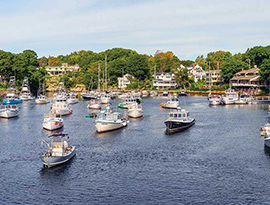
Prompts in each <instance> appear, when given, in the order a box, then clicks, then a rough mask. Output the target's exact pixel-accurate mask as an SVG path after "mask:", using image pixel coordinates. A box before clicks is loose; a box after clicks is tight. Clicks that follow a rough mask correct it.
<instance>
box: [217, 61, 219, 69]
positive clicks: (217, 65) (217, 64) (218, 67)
mask: <svg viewBox="0 0 270 205" xmlns="http://www.w3.org/2000/svg"><path fill="white" fill-rule="evenodd" d="M217 70H219V61H217Z"/></svg>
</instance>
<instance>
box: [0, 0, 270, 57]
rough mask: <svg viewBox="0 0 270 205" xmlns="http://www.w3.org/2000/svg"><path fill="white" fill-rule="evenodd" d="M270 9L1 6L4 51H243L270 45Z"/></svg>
mask: <svg viewBox="0 0 270 205" xmlns="http://www.w3.org/2000/svg"><path fill="white" fill-rule="evenodd" d="M269 10H270V1H269V0H218V1H216V0H118V1H116V0H46V1H43V0H0V26H1V27H0V28H1V29H0V50H5V51H10V52H13V53H19V52H22V51H23V50H26V49H32V50H34V51H36V52H37V54H38V56H39V57H42V56H47V57H48V56H49V55H50V56H57V55H60V54H61V55H66V54H69V53H71V52H74V51H79V50H91V51H94V52H100V51H104V50H107V49H111V48H115V47H118V48H119V47H120V48H127V49H132V50H136V51H137V52H138V53H140V54H148V55H154V54H155V52H156V51H157V50H161V51H163V52H166V51H172V52H173V53H174V54H175V55H176V56H178V57H179V58H180V59H181V60H183V59H191V60H195V59H196V57H197V56H198V55H204V56H206V55H207V53H209V52H212V51H217V50H225V51H230V52H232V53H233V54H234V53H239V52H241V53H243V52H245V51H246V49H247V48H251V47H253V46H256V45H262V46H265V45H270V12H269Z"/></svg>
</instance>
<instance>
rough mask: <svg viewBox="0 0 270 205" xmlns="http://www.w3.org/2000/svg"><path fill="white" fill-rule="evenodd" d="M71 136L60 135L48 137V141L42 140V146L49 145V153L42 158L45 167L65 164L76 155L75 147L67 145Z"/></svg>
mask: <svg viewBox="0 0 270 205" xmlns="http://www.w3.org/2000/svg"><path fill="white" fill-rule="evenodd" d="M67 139H69V136H68V135H67V134H63V133H58V134H52V135H50V136H48V141H49V142H48V141H45V140H42V144H45V145H47V148H48V149H47V151H46V152H45V153H44V154H42V156H41V157H40V158H41V160H42V161H43V164H44V166H45V167H48V168H49V167H53V166H57V165H60V164H63V163H65V162H67V161H69V160H70V159H72V157H74V156H75V155H76V151H75V146H69V145H68V143H67Z"/></svg>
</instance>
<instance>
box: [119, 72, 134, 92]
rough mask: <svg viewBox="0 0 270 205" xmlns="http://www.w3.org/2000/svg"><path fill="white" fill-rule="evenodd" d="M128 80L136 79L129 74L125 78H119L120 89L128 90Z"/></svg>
mask: <svg viewBox="0 0 270 205" xmlns="http://www.w3.org/2000/svg"><path fill="white" fill-rule="evenodd" d="M128 78H134V77H133V76H132V75H130V74H128V73H127V74H125V75H124V76H123V77H119V78H117V80H118V88H120V89H123V88H126V87H127V85H128V84H130V80H129V79H128Z"/></svg>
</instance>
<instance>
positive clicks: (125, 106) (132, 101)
mask: <svg viewBox="0 0 270 205" xmlns="http://www.w3.org/2000/svg"><path fill="white" fill-rule="evenodd" d="M140 103H142V99H141V98H140V97H133V96H131V97H129V98H126V99H125V100H124V101H123V102H122V103H119V104H118V105H117V107H118V108H123V109H128V108H129V107H131V106H133V105H137V104H140Z"/></svg>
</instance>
